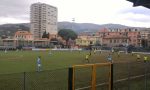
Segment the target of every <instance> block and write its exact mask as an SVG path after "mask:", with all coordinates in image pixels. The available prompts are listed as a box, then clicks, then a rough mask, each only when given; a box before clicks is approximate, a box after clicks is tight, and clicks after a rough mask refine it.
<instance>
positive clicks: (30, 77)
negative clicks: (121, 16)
mask: <svg viewBox="0 0 150 90" xmlns="http://www.w3.org/2000/svg"><path fill="white" fill-rule="evenodd" d="M110 65H111V66H112V67H111V66H110ZM77 66H78V65H77ZM81 66H82V67H75V68H74V69H73V68H72V67H71V68H69V69H68V68H66V69H57V70H51V71H41V72H23V73H16V74H1V75H0V90H150V62H120V63H113V64H108V63H106V64H101V63H100V64H90V65H89V64H88V65H81ZM93 66H94V67H93ZM111 69H112V71H113V72H112V71H111ZM93 70H94V71H93ZM110 84H111V85H113V86H112V88H110ZM92 85H93V86H95V89H93V88H92ZM72 87H75V88H74V89H73V88H72Z"/></svg>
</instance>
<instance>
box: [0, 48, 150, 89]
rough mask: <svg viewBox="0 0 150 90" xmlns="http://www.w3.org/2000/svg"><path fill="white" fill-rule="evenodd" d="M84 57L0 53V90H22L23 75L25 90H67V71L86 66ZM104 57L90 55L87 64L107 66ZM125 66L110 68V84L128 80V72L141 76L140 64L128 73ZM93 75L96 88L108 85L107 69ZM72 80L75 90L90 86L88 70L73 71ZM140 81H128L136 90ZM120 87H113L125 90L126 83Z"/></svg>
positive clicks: (65, 53)
mask: <svg viewBox="0 0 150 90" xmlns="http://www.w3.org/2000/svg"><path fill="white" fill-rule="evenodd" d="M87 53H89V52H87V51H83V52H80V53H79V52H78V51H73V52H70V51H52V55H49V54H48V51H19V52H16V51H8V52H7V53H4V51H3V52H2V51H1V52H0V90H3V88H5V90H21V89H23V88H24V87H23V85H24V74H23V72H27V73H26V74H25V77H26V78H25V85H26V89H27V90H42V89H43V88H44V90H67V87H68V86H67V85H68V84H67V82H68V67H70V66H72V65H78V64H88V63H87V62H86V61H85V55H86V54H87ZM107 55H108V53H102V54H100V53H98V52H97V53H96V54H93V53H92V56H90V63H103V62H107V60H106V57H107ZM38 56H41V62H42V70H43V71H42V72H40V73H38V72H35V71H36V59H37V57H38ZM148 57H149V56H148ZM112 58H113V60H114V62H116V63H117V62H124V61H125V62H126V61H127V62H130V61H136V55H134V56H132V55H131V54H123V53H121V55H120V57H118V56H117V54H116V53H115V54H113V56H112ZM149 58H150V57H149ZM141 61H143V55H141ZM127 65H128V64H127V63H121V64H120V63H119V64H118V63H117V64H114V80H117V79H122V78H126V77H128V72H129V71H130V72H131V75H130V76H135V75H140V74H143V71H144V70H143V67H144V64H143V63H142V64H141V63H139V62H136V63H131V64H130V67H129V69H128V66H127ZM96 72H97V77H96V78H97V83H98V84H99V83H103V82H108V80H109V78H108V77H109V76H108V74H109V67H97V71H96ZM75 80H76V83H75V86H76V88H81V87H86V86H88V85H91V68H90V67H89V68H78V69H76V79H75ZM141 80H143V79H137V80H136V79H135V80H132V85H133V86H134V87H136V88H137V87H140V85H142V84H143V83H142V84H141ZM148 80H149V79H148ZM12 82H14V83H12ZM122 83H123V84H122ZM122 83H116V84H115V87H116V86H117V87H118V88H122V89H119V90H126V88H127V85H128V83H127V82H126V81H123V82H122ZM148 83H149V81H148ZM118 85H119V86H118ZM100 88H103V89H104V88H108V87H107V86H102V87H100ZM132 88H133V87H132ZM99 90H101V89H99ZM104 90H105V89H104ZM132 90H137V89H132Z"/></svg>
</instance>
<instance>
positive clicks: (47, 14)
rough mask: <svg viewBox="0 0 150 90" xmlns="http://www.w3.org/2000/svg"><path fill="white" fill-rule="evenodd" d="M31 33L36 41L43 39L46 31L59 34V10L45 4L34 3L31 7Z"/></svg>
mask: <svg viewBox="0 0 150 90" xmlns="http://www.w3.org/2000/svg"><path fill="white" fill-rule="evenodd" d="M30 10H31V12H30V23H31V26H30V32H31V33H32V34H33V35H34V39H36V38H42V35H43V33H44V32H45V31H46V32H47V33H49V34H57V8H56V7H54V6H51V5H48V4H45V3H34V4H32V5H31V7H30Z"/></svg>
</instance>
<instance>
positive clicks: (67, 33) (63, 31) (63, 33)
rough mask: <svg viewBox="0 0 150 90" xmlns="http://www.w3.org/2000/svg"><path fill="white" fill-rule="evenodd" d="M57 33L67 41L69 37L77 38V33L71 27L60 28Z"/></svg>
mask: <svg viewBox="0 0 150 90" xmlns="http://www.w3.org/2000/svg"><path fill="white" fill-rule="evenodd" d="M58 35H59V36H61V37H62V38H63V39H64V40H66V41H67V42H68V40H69V39H72V40H75V39H76V38H77V34H76V33H75V32H74V31H73V30H71V29H61V30H59V32H58Z"/></svg>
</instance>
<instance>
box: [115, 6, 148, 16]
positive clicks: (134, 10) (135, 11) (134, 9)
mask: <svg viewBox="0 0 150 90" xmlns="http://www.w3.org/2000/svg"><path fill="white" fill-rule="evenodd" d="M118 13H119V14H127V13H133V14H143V15H148V16H150V9H147V8H145V7H142V6H139V7H132V8H124V9H122V10H121V11H119V12H118Z"/></svg>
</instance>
